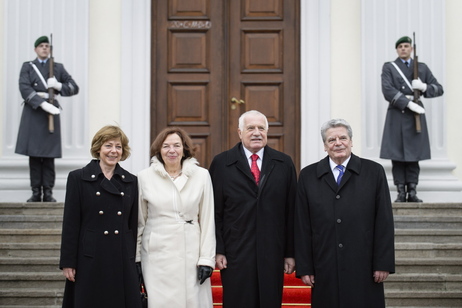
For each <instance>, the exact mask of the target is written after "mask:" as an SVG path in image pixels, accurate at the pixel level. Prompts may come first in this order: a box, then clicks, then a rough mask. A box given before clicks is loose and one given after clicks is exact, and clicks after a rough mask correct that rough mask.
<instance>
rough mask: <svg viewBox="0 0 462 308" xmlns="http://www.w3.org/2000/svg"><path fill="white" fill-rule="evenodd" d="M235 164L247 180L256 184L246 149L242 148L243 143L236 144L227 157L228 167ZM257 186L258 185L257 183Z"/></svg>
mask: <svg viewBox="0 0 462 308" xmlns="http://www.w3.org/2000/svg"><path fill="white" fill-rule="evenodd" d="M233 164H235V165H236V168H237V169H238V170H239V171H240V172H242V173H243V174H244V175H245V176H246V177H247V178H249V179H250V180H251V181H252V182H254V183H255V179H254V178H253V175H252V173H251V172H250V166H249V163H248V162H247V158H246V157H245V155H244V149H243V148H242V143H241V142H239V143H238V144H236V145H235V146H234V147H233V148H232V149H231V150H230V151H229V155H228V157H227V161H226V165H227V166H231V165H233ZM255 185H257V184H256V183H255Z"/></svg>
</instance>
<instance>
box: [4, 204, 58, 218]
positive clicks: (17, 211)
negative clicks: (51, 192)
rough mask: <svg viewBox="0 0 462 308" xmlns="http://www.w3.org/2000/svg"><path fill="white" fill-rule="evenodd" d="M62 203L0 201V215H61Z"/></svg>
mask: <svg viewBox="0 0 462 308" xmlns="http://www.w3.org/2000/svg"><path fill="white" fill-rule="evenodd" d="M63 212H64V204H63V203H57V202H54V203H52V202H50V203H48V202H45V203H43V202H30V203H0V215H45V216H47V215H55V216H62V215H63Z"/></svg>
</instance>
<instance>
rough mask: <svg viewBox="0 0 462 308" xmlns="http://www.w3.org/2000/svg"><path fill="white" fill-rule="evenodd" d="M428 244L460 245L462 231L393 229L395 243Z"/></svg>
mask: <svg viewBox="0 0 462 308" xmlns="http://www.w3.org/2000/svg"><path fill="white" fill-rule="evenodd" d="M407 242H411V243H414V242H418V243H422V242H429V243H461V242H462V229H431V230H429V229H407V228H406V229H399V228H395V243H407Z"/></svg>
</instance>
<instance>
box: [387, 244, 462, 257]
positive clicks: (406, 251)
mask: <svg viewBox="0 0 462 308" xmlns="http://www.w3.org/2000/svg"><path fill="white" fill-rule="evenodd" d="M395 257H396V258H445V257H447V258H461V259H462V243H417V242H416V243H395Z"/></svg>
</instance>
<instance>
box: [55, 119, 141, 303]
mask: <svg viewBox="0 0 462 308" xmlns="http://www.w3.org/2000/svg"><path fill="white" fill-rule="evenodd" d="M91 154H92V156H93V157H95V158H96V159H95V160H92V161H91V162H90V163H89V164H88V165H87V166H85V167H84V168H82V169H79V170H75V171H72V172H70V173H69V177H68V180H67V188H66V199H65V207H64V218H63V233H62V243H61V259H60V263H59V267H60V268H61V269H62V270H63V275H64V276H65V277H66V278H67V280H66V287H65V291H64V301H63V307H65V308H69V307H72V308H92V307H94V308H105V307H107V308H109V307H110V308H140V307H141V301H140V297H139V294H140V293H139V287H138V276H137V270H136V266H135V250H136V235H137V225H138V186H137V180H136V177H135V176H134V175H132V174H130V173H129V172H127V171H126V170H124V169H123V168H122V167H120V166H119V164H118V162H119V161H123V160H125V159H126V158H127V157H128V156H129V155H130V147H129V146H128V138H127V137H126V135H125V134H124V133H123V131H122V130H121V129H120V128H119V127H117V126H105V127H103V128H102V129H100V130H99V131H98V132H97V133H96V135H95V136H94V137H93V141H92V147H91Z"/></svg>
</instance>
